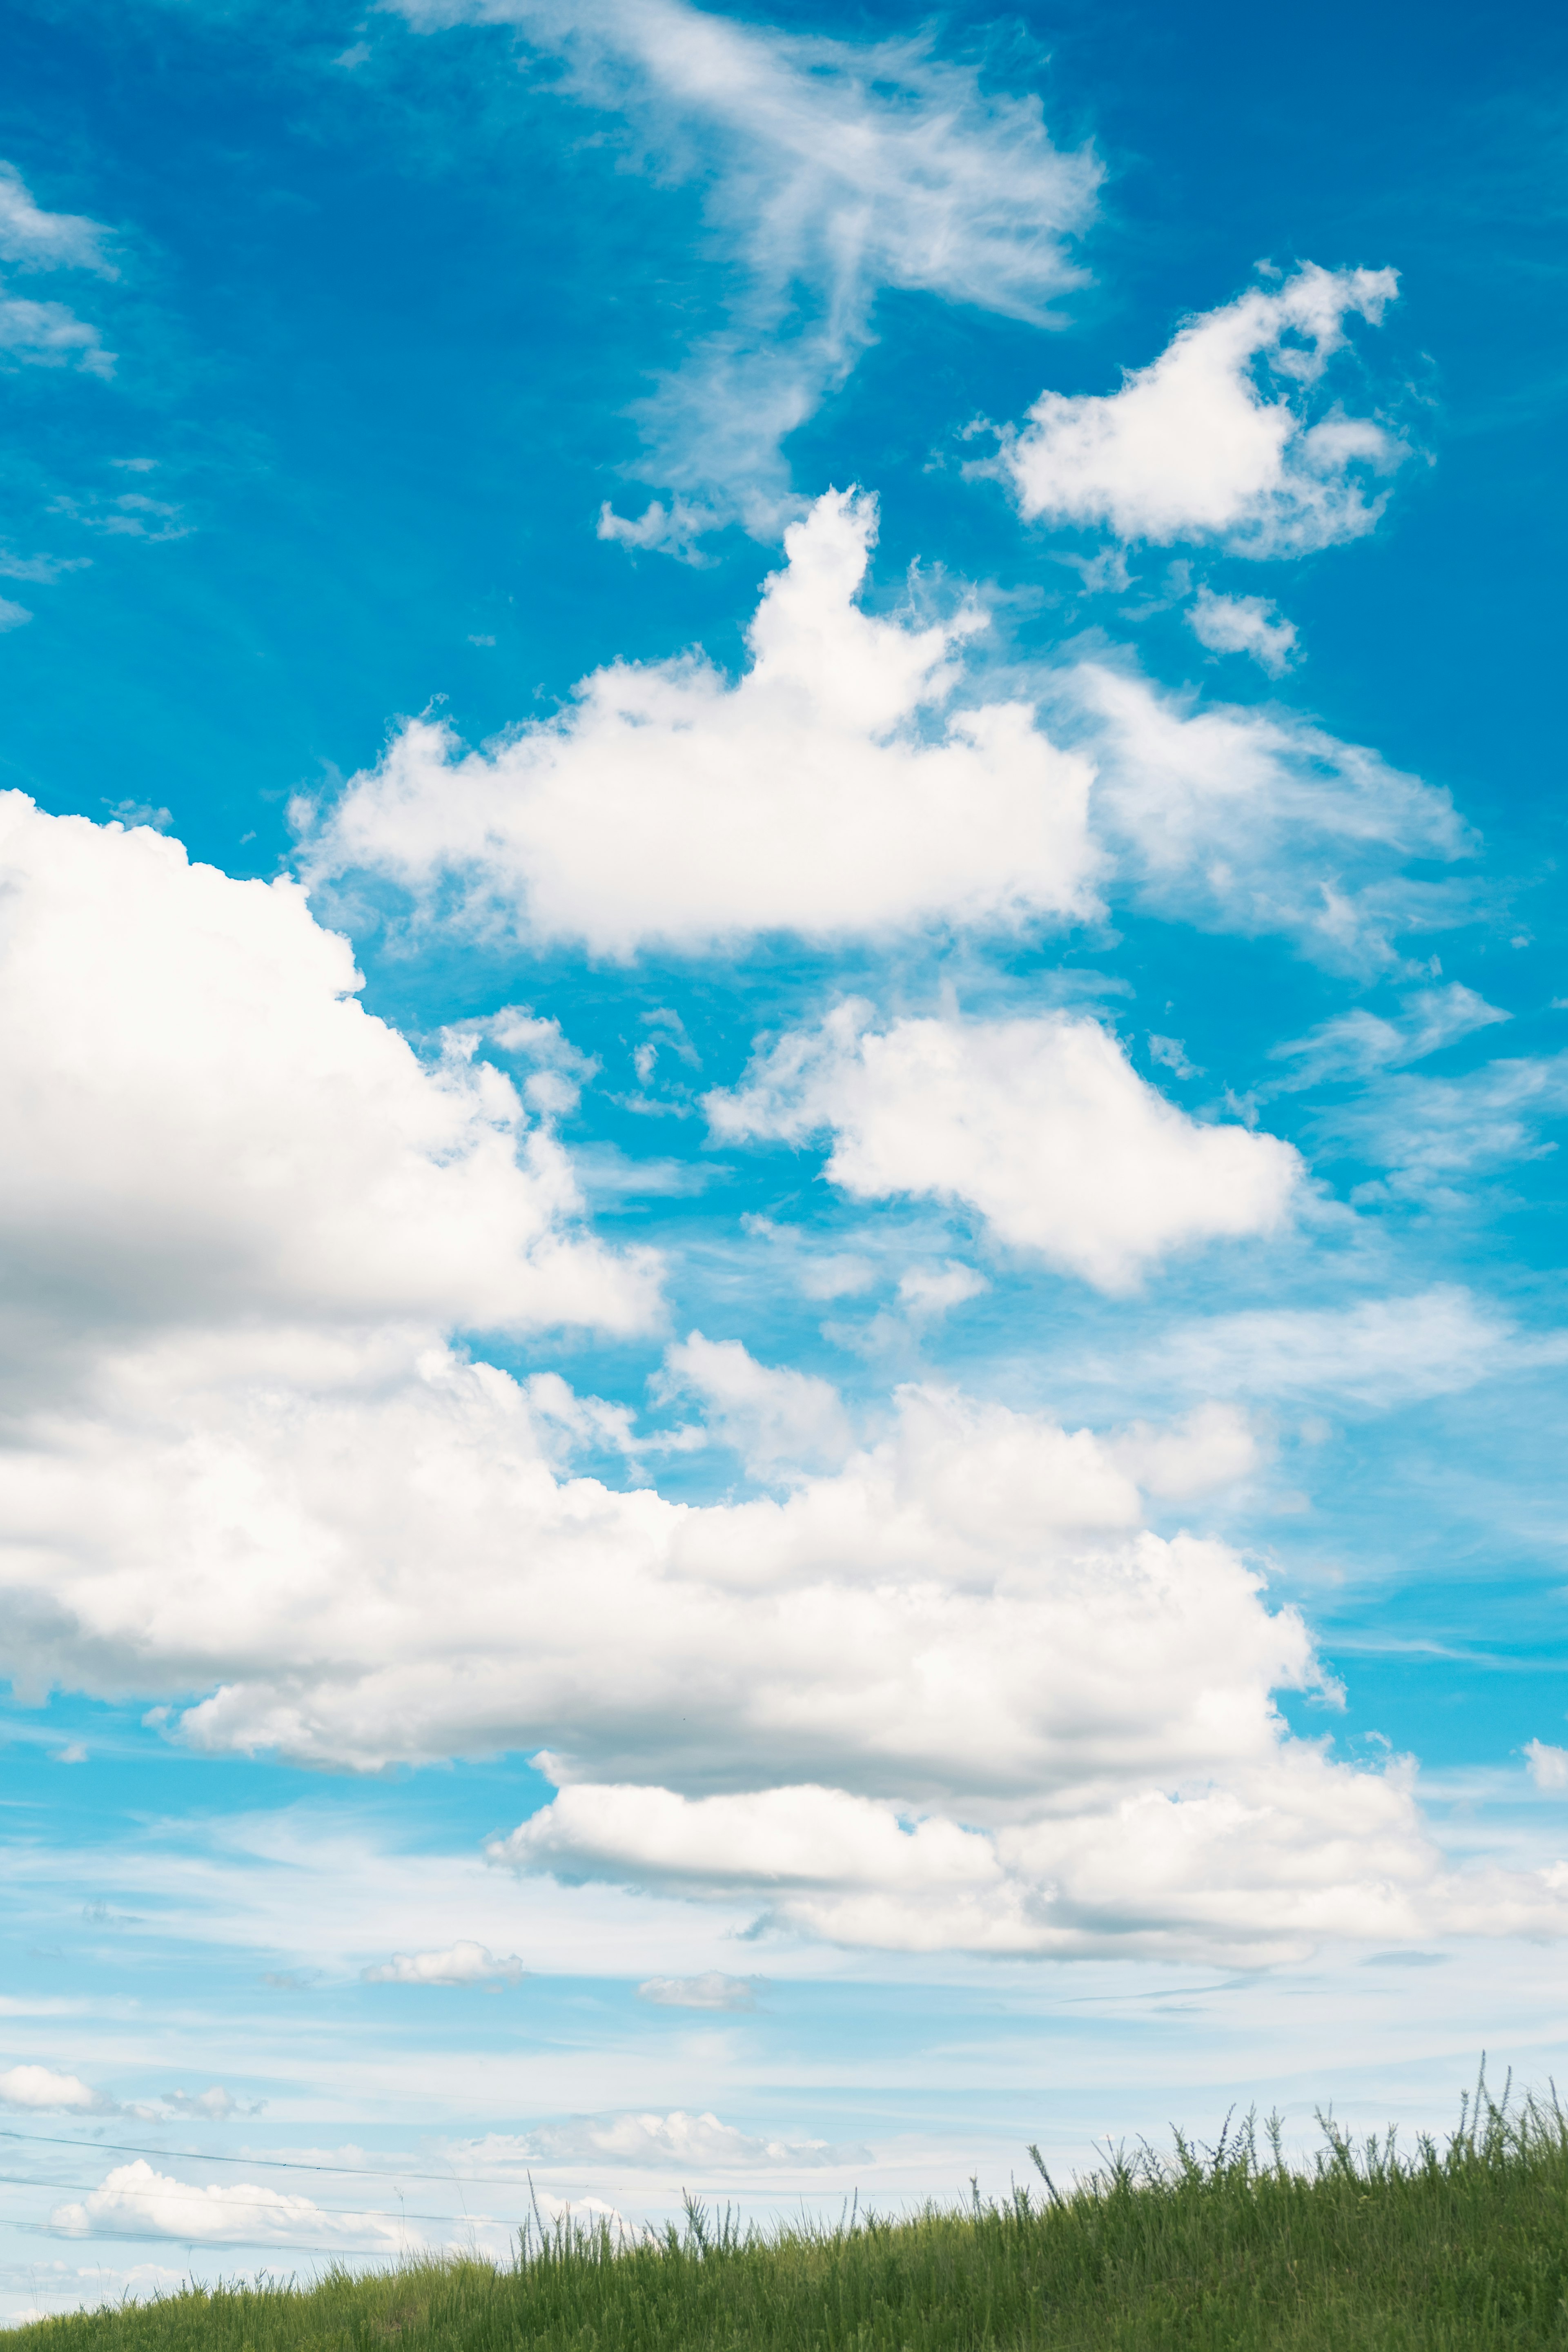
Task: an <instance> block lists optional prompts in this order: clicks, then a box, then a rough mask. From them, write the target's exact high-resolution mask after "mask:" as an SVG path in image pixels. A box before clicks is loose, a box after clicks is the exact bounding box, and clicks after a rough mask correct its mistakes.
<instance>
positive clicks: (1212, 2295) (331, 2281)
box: [5, 2088, 1568, 2352]
mask: <svg viewBox="0 0 1568 2352" xmlns="http://www.w3.org/2000/svg"><path fill="white" fill-rule="evenodd" d="M1324 2130H1325V2146H1324V2148H1323V2151H1322V2153H1321V2156H1320V2158H1318V2160H1317V2163H1316V2165H1315V2167H1314V2168H1313V2169H1312V2170H1310V2172H1303V2171H1300V2170H1296V2169H1292V2168H1290V2167H1289V2165H1287V2164H1286V2163H1285V2161H1284V2160H1283V2158H1281V2156H1280V2154H1279V2136H1278V2131H1277V2129H1270V2128H1268V2127H1266V2131H1265V2135H1264V2139H1263V2145H1262V2147H1261V2149H1260V2147H1259V2145H1258V2136H1257V2135H1256V2133H1255V2132H1254V2130H1253V2129H1252V2127H1251V2126H1250V2124H1249V2125H1247V2126H1243V2128H1242V2130H1241V2131H1240V2133H1239V2135H1236V2136H1230V2135H1227V2136H1226V2137H1224V2138H1223V2139H1222V2141H1221V2144H1220V2146H1219V2147H1215V2148H1212V2149H1203V2150H1200V2149H1197V2148H1194V2147H1190V2146H1188V2145H1187V2144H1186V2143H1184V2141H1182V2140H1181V2139H1178V2140H1177V2142H1176V2148H1175V2154H1174V2156H1173V2157H1172V2158H1155V2157H1154V2156H1153V2155H1152V2153H1151V2152H1149V2151H1148V2150H1146V2149H1145V2150H1143V2151H1142V2152H1141V2153H1140V2154H1139V2155H1137V2156H1135V2157H1132V2158H1127V2157H1122V2158H1118V2159H1117V2160H1116V2161H1114V2162H1113V2163H1112V2164H1110V2166H1109V2167H1108V2168H1106V2169H1105V2170H1104V2171H1102V2172H1101V2173H1100V2174H1099V2175H1098V2176H1097V2177H1095V2178H1094V2179H1091V2180H1089V2181H1088V2182H1086V2183H1084V2184H1082V2185H1080V2186H1079V2187H1078V2188H1076V2189H1073V2190H1071V2191H1070V2192H1068V2193H1062V2192H1059V2191H1058V2190H1057V2189H1055V2188H1054V2187H1053V2186H1052V2185H1051V2184H1050V2183H1049V2182H1048V2180H1047V2179H1045V2178H1044V2177H1043V2170H1042V2177H1041V2178H1039V2179H1037V2180H1036V2181H1035V2183H1034V2189H1033V2193H1030V2192H1029V2191H1026V2190H1022V2189H1020V2190H1017V2191H1016V2193H1015V2194H1014V2196H1013V2198H1012V2200H1011V2201H1010V2202H1008V2203H1006V2204H1005V2205H1001V2206H995V2205H990V2206H987V2205H982V2204H980V2203H978V2202H977V2201H973V2200H972V2202H971V2203H970V2205H969V2206H968V2207H964V2208H960V2209H957V2210H939V2209H937V2208H931V2207H928V2208H927V2209H926V2210H922V2211H921V2212H918V2213H914V2214H910V2215H906V2216H904V2217H903V2218H901V2219H898V2220H892V2219H878V2218H875V2217H867V2216H864V2215H862V2216H859V2217H858V2218H856V2219H855V2220H853V2221H852V2222H849V2223H847V2224H845V2225H841V2226H839V2227H837V2228H813V2227H809V2226H808V2227H803V2228H796V2229H791V2230H783V2231H772V2232H767V2233H760V2232H756V2231H742V2230H740V2229H739V2228H738V2227H737V2226H736V2225H735V2224H734V2222H733V2221H729V2220H726V2219H724V2218H722V2217H714V2216H710V2215H705V2214H704V2213H703V2212H702V2211H701V2210H700V2209H699V2208H696V2207H693V2206H689V2207H688V2214H687V2224H686V2227H685V2228H684V2230H681V2231H676V2230H671V2231H668V2232H667V2234H666V2235H665V2237H664V2238H663V2239H662V2240H660V2241H659V2242H657V2243H643V2244H638V2245H637V2246H635V2247H629V2248H628V2247H624V2246H617V2245H616V2242H614V2241H613V2240H612V2239H611V2238H609V2237H608V2236H606V2235H604V2234H599V2235H596V2236H595V2235H593V2234H588V2233H573V2232H570V2231H556V2232H555V2233H554V2234H553V2235H552V2236H550V2237H548V2238H547V2239H546V2240H545V2242H544V2243H543V2244H542V2245H541V2244H540V2243H539V2242H538V2241H537V2239H533V2240H532V2241H531V2242H530V2243H528V2244H526V2245H525V2246H524V2247H523V2248H521V2249H520V2254H519V2259H518V2261H517V2262H516V2263H514V2264H512V2265H510V2266H508V2267H502V2268H497V2267H496V2266H494V2265H492V2264H490V2263H477V2262H472V2261H453V2262H447V2263H430V2264H422V2265H418V2266H409V2267H406V2268H404V2269H401V2270H396V2271H390V2272H378V2273H371V2274H369V2275H355V2274H353V2273H348V2272H343V2271H338V2272H333V2273H331V2274H329V2275H328V2276H327V2277H325V2278H323V2279H322V2280H321V2282H320V2283H319V2284H316V2285H314V2286H311V2287H308V2288H303V2289H298V2290H296V2289H293V2288H288V2287H281V2286H279V2287H276V2288H270V2287H233V2288H221V2289H214V2290H210V2291H209V2290H205V2289H198V2288H192V2289H190V2290H187V2291H186V2292H185V2293H183V2294H176V2295H172V2296H168V2297H165V2298H163V2300H161V2301H159V2302H155V2303H149V2304H142V2305H130V2304H128V2305H119V2306H115V2307H111V2308H109V2309H105V2310H102V2311H98V2312H83V2313H79V2314H77V2315H74V2316H71V2317H67V2318H59V2319H48V2320H41V2321H37V2322H34V2323H32V2324H30V2325H29V2326H26V2327H22V2328H19V2329H16V2330H15V2331H12V2332H11V2333H10V2341H9V2343H8V2344H7V2346H6V2347H5V2352H35V2347H36V2352H89V2348H90V2352H99V2347H102V2352H197V2347H200V2352H296V2347H300V2352H303V2347H310V2352H317V2347H320V2352H329V2347H330V2352H351V2347H352V2352H362V2347H363V2352H775V2347H776V2352H905V2347H907V2352H969V2347H974V2352H983V2347H992V2346H994V2347H999V2352H1008V2347H1025V2346H1038V2347H1052V2352H1056V2347H1060V2352H1154V2347H1182V2352H1188V2347H1190V2352H1253V2347H1279V2352H1298V2347H1300V2348H1301V2352H1305V2347H1313V2352H1320V2347H1321V2352H1373V2347H1375V2352H1406V2347H1409V2352H1415V2347H1421V2352H1486V2347H1525V2346H1528V2347H1537V2346H1553V2347H1563V2352H1568V2118H1565V2117H1564V2116H1563V2113H1562V2112H1561V2110H1560V2109H1559V2107H1558V2105H1557V2102H1556V2098H1555V2095H1553V2096H1552V2099H1551V2100H1550V2101H1548V2102H1542V2101H1539V2100H1534V2099H1531V2100H1527V2101H1525V2102H1524V2103H1523V2105H1513V2106H1510V2103H1509V2100H1508V2097H1507V2095H1506V2094H1505V2095H1504V2098H1503V2099H1502V2100H1501V2101H1500V2102H1496V2101H1493V2100H1492V2099H1490V2098H1489V2096H1487V2095H1486V2094H1485V2091H1484V2088H1483V2091H1482V2093H1481V2095H1479V2097H1478V2099H1477V2100H1476V2102H1475V2104H1474V2105H1473V2107H1472V2106H1470V2105H1467V2108H1466V2111H1465V2114H1464V2116H1463V2118H1462V2120H1461V2125H1460V2128H1459V2129H1458V2131H1457V2132H1456V2133H1455V2134H1454V2136H1453V2137H1452V2138H1451V2139H1450V2140H1449V2141H1448V2142H1447V2146H1445V2147H1437V2146H1436V2145H1435V2144H1434V2143H1433V2142H1432V2141H1430V2140H1425V2139H1424V2140H1421V2141H1419V2142H1417V2144H1416V2146H1415V2148H1414V2150H1412V2151H1410V2152H1409V2153H1406V2152H1405V2151H1402V2150H1401V2149H1399V2148H1398V2147H1397V2146H1396V2145H1395V2143H1394V2140H1393V2138H1392V2137H1391V2138H1390V2139H1388V2140H1384V2141H1379V2140H1377V2139H1375V2138H1374V2139H1371V2140H1369V2141H1367V2142H1366V2143H1365V2144H1364V2145H1363V2146H1362V2147H1352V2145H1351V2144H1350V2142H1349V2141H1348V2140H1347V2139H1346V2138H1345V2137H1344V2136H1343V2135H1342V2133H1340V2132H1339V2131H1337V2130H1336V2129H1335V2127H1334V2126H1332V2124H1331V2123H1326V2124H1325V2126H1324Z"/></svg>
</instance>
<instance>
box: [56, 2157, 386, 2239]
mask: <svg viewBox="0 0 1568 2352" xmlns="http://www.w3.org/2000/svg"><path fill="white" fill-rule="evenodd" d="M49 2226H50V2228H51V2229H53V2230H56V2231H58V2232H59V2233H60V2235H61V2236H62V2237H68V2238H87V2237H112V2238H180V2239H184V2241H185V2242H186V2243H187V2244H190V2245H196V2246H235V2245H240V2246H267V2245H272V2244H279V2243H280V2244H284V2245H289V2246H299V2245H319V2246H321V2247H322V2248H324V2249H331V2247H332V2246H334V2245H342V2244H346V2243H348V2242H353V2244H355V2245H356V2246H359V2245H367V2244H368V2245H370V2246H373V2247H374V2248H376V2249H377V2250H381V2249H384V2250H385V2252H388V2253H395V2252H400V2251H401V2250H402V2249H403V2247H404V2246H405V2243H406V2242H407V2233H406V2231H404V2230H403V2228H402V2227H401V2225H400V2224H399V2223H398V2222H397V2221H394V2220H392V2219H390V2218H388V2217H386V2216H384V2215H382V2214H379V2213H368V2212H361V2213H344V2212H338V2211H335V2210H329V2209H326V2208H323V2207H321V2206H320V2205H318V2204H316V2203H315V2201H314V2200H313V2199H311V2198H309V2197H296V2196H290V2195H289V2194H287V2193H286V2192H285V2191H284V2190H282V2189H266V2188H262V2187H259V2186H258V2184H257V2183H256V2182H255V2181H250V2180H236V2181H227V2180H225V2181H217V2182H208V2183H206V2184H205V2186H202V2187H199V2188H198V2187H196V2186H195V2185H193V2184H192V2183H191V2182H188V2181H184V2180H177V2179H174V2178H173V2177H172V2176H171V2175H170V2174H168V2173H166V2172H158V2171H155V2170H154V2168H153V2166H152V2165H150V2164H149V2163H148V2162H147V2160H146V2158H144V2157H138V2158H136V2160H135V2162H134V2163H133V2164H118V2165H116V2166H115V2168H114V2169H113V2170H112V2171H111V2172H110V2173H109V2174H108V2175H107V2177H106V2178H105V2179H104V2180H103V2181H102V2182H101V2183H100V2186H99V2187H98V2188H97V2189H93V2190H92V2192H91V2194H90V2195H89V2197H88V2198H87V2199H86V2200H84V2201H82V2202H80V2203H78V2202H74V2201H73V2202H72V2203H70V2204H66V2205H57V2206H56V2208H55V2210H54V2211H53V2212H52V2213H51V2214H50V2216H49Z"/></svg>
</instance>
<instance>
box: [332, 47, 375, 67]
mask: <svg viewBox="0 0 1568 2352" xmlns="http://www.w3.org/2000/svg"><path fill="white" fill-rule="evenodd" d="M369 56H370V43H369V42H368V41H355V42H354V43H353V46H352V47H349V48H346V49H340V50H339V51H338V54H337V56H336V57H335V58H333V59H332V63H333V64H334V65H335V66H342V68H343V71H344V72H345V73H353V72H354V71H355V69H356V68H358V67H360V66H363V64H364V63H365V62H366V60H367V59H368V58H369Z"/></svg>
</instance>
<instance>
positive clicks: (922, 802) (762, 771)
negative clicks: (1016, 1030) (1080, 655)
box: [298, 492, 1092, 956]
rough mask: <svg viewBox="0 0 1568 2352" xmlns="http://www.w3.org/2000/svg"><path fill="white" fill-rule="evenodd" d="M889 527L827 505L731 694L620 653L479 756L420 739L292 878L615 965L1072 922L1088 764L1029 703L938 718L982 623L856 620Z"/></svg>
mask: <svg viewBox="0 0 1568 2352" xmlns="http://www.w3.org/2000/svg"><path fill="white" fill-rule="evenodd" d="M875 534H876V504H875V501H874V500H873V499H868V498H865V497H857V496H850V495H845V494H840V493H837V492H831V493H829V494H828V495H827V496H826V497H825V498H823V499H819V500H818V501H817V503H816V506H815V507H814V508H813V509H812V512H811V514H810V517H809V518H808V519H807V520H805V521H804V522H801V523H797V524H795V525H794V526H793V527H792V528H791V530H789V531H788V532H787V533H786V535H785V547H786V551H787V557H788V561H787V563H786V565H785V568H784V570H783V571H782V572H777V573H775V574H774V575H773V578H772V579H770V581H769V582H768V583H767V585H766V587H765V589H764V591H763V598H762V603H761V604H760V606H759V608H758V610H757V613H756V614H755V617H754V618H753V620H752V625H751V627H750V630H749V631H748V644H749V646H750V649H751V656H752V658H751V667H749V668H748V669H747V670H746V672H745V673H744V675H743V676H742V677H740V678H739V679H738V680H737V681H735V682H734V683H731V681H730V680H728V679H727V678H726V677H723V676H722V675H721V673H720V672H719V671H718V670H716V669H715V668H714V667H712V666H711V665H710V664H709V663H708V662H706V661H704V660H703V659H701V658H700V656H690V657H688V658H685V659H682V660H679V661H675V662H664V663H655V664H650V665H647V666H634V665H630V664H626V663H616V664H615V665H613V666H612V667H609V668H607V669H603V670H598V671H595V673H594V675H593V676H592V677H589V678H587V679H586V680H584V683H583V685H582V686H581V687H580V688H578V690H577V693H576V696H575V698H574V701H573V703H572V705H571V706H570V708H569V709H567V711H566V712H565V713H564V715H563V717H562V718H561V719H557V720H554V721H551V722H548V723H545V724H542V725H535V726H531V727H527V728H524V729H522V730H520V731H519V732H517V733H516V734H514V735H511V736H510V737H508V738H506V739H503V740H501V741H500V742H498V743H497V744H495V745H494V746H492V747H491V748H490V749H489V751H468V752H465V751H462V749H461V747H460V746H459V745H458V744H457V743H456V742H455V741H454V740H453V739H452V737H451V735H450V733H449V732H448V731H447V730H446V729H445V728H443V727H440V726H437V725H435V724H433V723H431V722H429V721H419V722H416V723H415V724H412V725H409V726H407V727H405V728H404V729H403V730H401V731H400V732H399V734H398V735H397V736H396V737H395V739H394V740H393V742H392V744H391V745H390V746H389V748H388V750H387V751H386V754H385V756H384V759H383V760H382V761H381V763H380V765H379V766H378V767H377V768H375V769H374V770H372V771H371V772H368V773H366V774H362V775H359V776H356V777H354V778H353V780H352V781H351V782H350V784H349V786H348V788H347V790H346V791H345V793H343V795H342V798H341V799H339V800H338V801H337V802H336V803H334V804H332V805H331V807H330V808H327V809H322V810H316V809H310V808H306V807H303V806H302V807H301V808H300V810H299V812H298V817H299V822H300V825H301V827H302V832H303V838H302V841H301V857H302V864H303V871H304V872H305V874H306V875H307V877H310V878H312V879H317V880H326V879H328V878H329V877H344V876H354V875H359V876H374V877H381V878H382V879H384V880H385V881H390V882H391V883H393V884H394V885H395V886H397V887H399V888H401V889H402V890H404V891H405V892H407V893H409V894H411V896H412V897H413V898H414V899H415V900H416V902H417V903H419V904H420V905H422V906H423V907H425V908H427V909H430V910H433V911H436V912H438V913H440V914H441V915H442V916H444V917H445V918H446V919H448V920H456V921H457V922H458V924H459V925H460V926H462V927H463V928H466V929H471V930H479V931H480V932H486V933H492V934H496V935H500V936H503V937H504V936H508V935H513V934H521V935H523V936H526V937H528V938H530V939H531V940H542V941H559V940H580V941H582V942H583V943H584V945H586V946H587V947H588V948H589V949H590V950H592V951H594V952H595V953H598V954H603V955H613V956H625V955H629V954H630V953H632V952H633V951H634V950H637V948H639V947H642V946H646V945H649V944H660V945H664V946H668V947H673V948H676V949H678V950H684V951H687V952H702V951H705V950H711V949H714V948H717V947H721V946H724V945H726V944H729V943H731V942H733V941H735V940H741V939H743V938H745V937H746V936H747V935H748V934H754V933H756V932H760V931H761V932H766V931H771V930H792V931H796V932H801V933H805V934H806V935H807V936H810V937H815V938H819V939H832V938H836V937H843V936H845V935H861V936H863V935H865V934H867V933H870V934H873V935H874V934H876V933H879V932H881V933H887V932H890V931H893V930H895V929H904V928H908V927H909V926H911V925H921V924H929V923H937V922H968V923H985V924H993V925H994V924H1004V925H1007V924H1016V923H1017V922H1019V921H1021V920H1023V919H1026V918H1031V919H1041V918H1059V917H1064V916H1068V915H1070V914H1073V913H1075V912H1077V911H1079V910H1080V909H1081V908H1083V907H1084V906H1085V905H1086V904H1087V902H1088V898H1089V876H1090V871H1091V866H1092V858H1091V853H1090V850H1089V842H1088V837H1087V833H1086V829H1085V813H1086V806H1087V802H1088V796H1089V775H1090V771H1089V764H1088V762H1087V761H1086V760H1084V759H1083V758H1082V757H1081V756H1079V755H1078V754H1075V753H1073V752H1067V751H1059V750H1058V749H1056V748H1055V747H1054V746H1053V745H1052V744H1051V743H1050V742H1049V741H1047V739H1046V738H1045V736H1044V735H1042V734H1041V733H1040V732H1039V730H1037V728H1036V727H1035V725H1034V723H1033V713H1032V711H1031V709H1029V707H1028V705H1027V704H1026V703H1023V702H1019V701H1016V700H1006V701H993V702H982V703H979V704H978V705H973V706H966V707H964V708H962V709H948V708H947V705H948V702H949V698H950V697H951V695H952V691H953V688H954V687H955V686H956V685H957V683H958V678H959V667H958V663H957V659H956V656H957V654H958V651H959V648H960V647H961V646H962V645H963V641H964V639H965V637H967V636H969V635H973V632H974V630H975V629H976V628H978V627H979V626H980V625H981V620H980V616H979V614H977V613H975V612H973V611H969V610H966V611H964V612H963V613H960V614H958V615H957V616H956V617H955V618H954V619H952V620H950V621H948V622H945V623H942V622H931V623H929V624H927V625H921V622H920V621H919V620H918V619H917V618H916V617H914V616H912V615H910V616H906V617H903V618H895V619H882V618H880V617H878V616H875V615H873V614H868V613H866V612H864V611H863V610H862V609H861V607H860V604H859V602H858V594H859V590H860V586H861V583H862V581H863V578H864V575H865V571H866V565H867V561H868V549H869V547H870V545H871V542H872V541H873V539H874V537H875Z"/></svg>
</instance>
